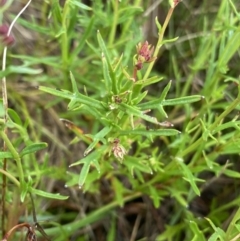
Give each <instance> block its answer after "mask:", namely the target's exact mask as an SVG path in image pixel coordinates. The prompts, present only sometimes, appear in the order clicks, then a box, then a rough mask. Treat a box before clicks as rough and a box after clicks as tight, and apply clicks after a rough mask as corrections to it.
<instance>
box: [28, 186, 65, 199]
mask: <svg viewBox="0 0 240 241" xmlns="http://www.w3.org/2000/svg"><path fill="white" fill-rule="evenodd" d="M31 192H32V193H34V194H36V195H38V196H42V197H45V198H51V199H57V200H66V199H68V196H62V195H60V194H58V193H56V194H54V193H49V192H44V191H42V190H38V189H35V188H31Z"/></svg>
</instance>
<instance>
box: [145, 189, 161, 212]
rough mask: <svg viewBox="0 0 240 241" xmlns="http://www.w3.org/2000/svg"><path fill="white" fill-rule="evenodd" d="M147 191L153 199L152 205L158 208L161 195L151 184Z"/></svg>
mask: <svg viewBox="0 0 240 241" xmlns="http://www.w3.org/2000/svg"><path fill="white" fill-rule="evenodd" d="M148 189H149V192H150V195H149V196H150V198H151V199H152V200H153V205H154V207H155V208H159V206H160V199H161V195H159V194H158V192H157V190H156V188H155V187H153V186H152V185H149V186H148Z"/></svg>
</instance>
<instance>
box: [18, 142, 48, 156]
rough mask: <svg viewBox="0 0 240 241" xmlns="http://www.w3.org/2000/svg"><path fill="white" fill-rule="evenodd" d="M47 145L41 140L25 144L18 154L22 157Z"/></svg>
mask: <svg viewBox="0 0 240 241" xmlns="http://www.w3.org/2000/svg"><path fill="white" fill-rule="evenodd" d="M47 146H48V144H47V143H45V142H41V143H34V144H31V145H29V146H26V147H25V148H24V149H23V150H22V151H21V152H20V156H21V157H23V156H25V155H27V154H30V153H34V152H36V151H40V150H42V149H44V148H46V147H47Z"/></svg>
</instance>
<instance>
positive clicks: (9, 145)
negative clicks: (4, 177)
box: [0, 131, 24, 185]
mask: <svg viewBox="0 0 240 241" xmlns="http://www.w3.org/2000/svg"><path fill="white" fill-rule="evenodd" d="M0 136H1V137H2V139H3V141H4V142H5V144H6V146H7V148H8V149H9V151H10V152H11V153H12V155H13V158H14V160H15V161H16V164H17V168H18V173H19V180H20V185H22V184H23V183H24V173H23V168H22V163H21V157H20V156H19V154H18V152H17V151H16V149H15V148H14V146H13V145H12V143H11V141H10V140H9V139H8V136H7V135H6V133H5V132H4V131H0Z"/></svg>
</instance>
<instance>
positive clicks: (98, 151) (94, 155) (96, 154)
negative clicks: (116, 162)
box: [69, 146, 106, 167]
mask: <svg viewBox="0 0 240 241" xmlns="http://www.w3.org/2000/svg"><path fill="white" fill-rule="evenodd" d="M105 148H106V147H105V146H101V147H99V148H98V149H96V150H94V151H93V152H91V153H90V154H89V155H87V156H86V157H84V158H82V159H81V160H79V161H76V162H74V163H72V164H71V165H70V166H69V167H73V166H77V165H80V164H82V163H85V162H89V163H91V162H92V161H93V160H95V159H96V160H97V159H98V158H99V157H100V156H101V155H102V152H103V151H104V149H105Z"/></svg>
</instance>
